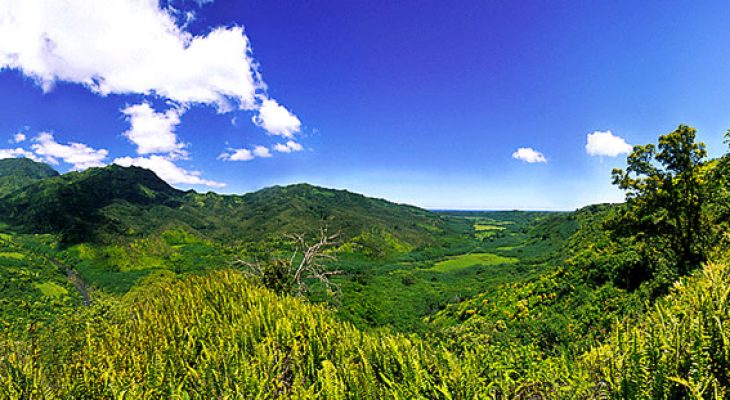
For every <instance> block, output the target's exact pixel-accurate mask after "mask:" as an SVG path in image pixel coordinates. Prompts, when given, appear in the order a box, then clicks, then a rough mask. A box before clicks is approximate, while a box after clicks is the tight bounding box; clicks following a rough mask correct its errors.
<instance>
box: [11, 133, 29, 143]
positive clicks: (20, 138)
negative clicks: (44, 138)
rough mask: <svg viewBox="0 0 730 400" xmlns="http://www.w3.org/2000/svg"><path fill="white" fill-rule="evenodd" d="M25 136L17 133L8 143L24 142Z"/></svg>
mask: <svg viewBox="0 0 730 400" xmlns="http://www.w3.org/2000/svg"><path fill="white" fill-rule="evenodd" d="M25 139H27V138H26V136H25V133H23V132H18V133H16V134H15V135H13V138H12V139H11V140H10V143H20V142H24V141H25Z"/></svg>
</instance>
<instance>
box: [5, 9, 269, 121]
mask: <svg viewBox="0 0 730 400" xmlns="http://www.w3.org/2000/svg"><path fill="white" fill-rule="evenodd" d="M0 21H2V22H1V23H0V66H3V67H5V68H13V69H18V70H21V71H22V72H23V73H24V74H25V75H28V76H30V77H33V78H34V79H36V80H37V81H38V82H39V83H40V84H41V85H42V87H43V88H44V89H45V90H50V89H51V88H52V87H53V84H54V83H55V82H56V81H66V82H73V83H80V84H83V85H85V86H87V87H88V88H90V89H91V90H92V91H94V92H96V93H99V94H102V95H107V94H110V93H142V94H157V95H159V96H162V97H166V98H168V99H171V100H174V101H177V102H180V103H203V104H215V105H217V106H218V107H219V108H220V109H222V110H227V109H230V108H231V107H233V106H237V107H239V108H243V109H253V108H254V106H255V103H256V94H257V91H259V90H261V89H264V86H263V83H262V82H261V80H260V79H259V78H258V73H257V71H256V66H255V63H254V62H253V59H252V57H251V48H250V44H249V41H248V37H247V36H246V35H245V34H244V33H243V28H242V27H237V26H234V27H230V28H217V29H213V30H212V31H210V32H209V33H207V34H206V35H203V36H193V35H191V34H190V33H188V32H186V31H184V30H182V29H181V28H180V27H178V26H177V25H176V23H175V19H174V17H173V16H172V15H171V14H170V13H169V12H168V11H167V10H165V9H161V8H160V6H159V4H158V2H157V1H154V0H108V1H105V2H104V6H103V7H100V6H99V3H98V2H97V1H96V0H76V1H73V2H68V1H56V0H34V1H33V0H32V1H7V2H3V5H2V6H0Z"/></svg>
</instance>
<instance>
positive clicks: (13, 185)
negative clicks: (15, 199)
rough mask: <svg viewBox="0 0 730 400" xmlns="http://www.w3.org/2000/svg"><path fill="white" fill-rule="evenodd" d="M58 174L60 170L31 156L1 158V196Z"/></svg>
mask: <svg viewBox="0 0 730 400" xmlns="http://www.w3.org/2000/svg"><path fill="white" fill-rule="evenodd" d="M58 175H59V174H58V171H56V170H54V169H53V168H51V167H50V166H49V165H48V164H44V163H40V162H36V161H33V160H31V159H29V158H6V159H2V160H0V197H2V196H5V195H7V194H10V193H12V192H14V191H16V190H18V189H21V188H23V187H25V186H27V185H30V184H32V183H34V182H37V181H39V180H43V179H46V178H52V177H54V176H58Z"/></svg>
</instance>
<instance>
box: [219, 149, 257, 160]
mask: <svg viewBox="0 0 730 400" xmlns="http://www.w3.org/2000/svg"><path fill="white" fill-rule="evenodd" d="M228 150H229V151H227V152H224V153H222V154H221V155H219V156H218V159H219V160H224V161H250V160H253V159H254V155H253V152H251V150H249V149H228Z"/></svg>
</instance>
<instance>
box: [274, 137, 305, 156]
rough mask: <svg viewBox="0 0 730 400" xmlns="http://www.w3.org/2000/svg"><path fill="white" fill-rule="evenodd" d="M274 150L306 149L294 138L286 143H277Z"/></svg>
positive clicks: (283, 151) (289, 151) (291, 150)
mask: <svg viewBox="0 0 730 400" xmlns="http://www.w3.org/2000/svg"><path fill="white" fill-rule="evenodd" d="M274 150H275V151H278V152H280V153H291V152H295V151H302V150H304V147H302V145H301V144H299V143H297V142H295V141H293V140H289V141H288V142H286V143H285V144H284V143H277V144H276V145H275V146H274Z"/></svg>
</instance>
